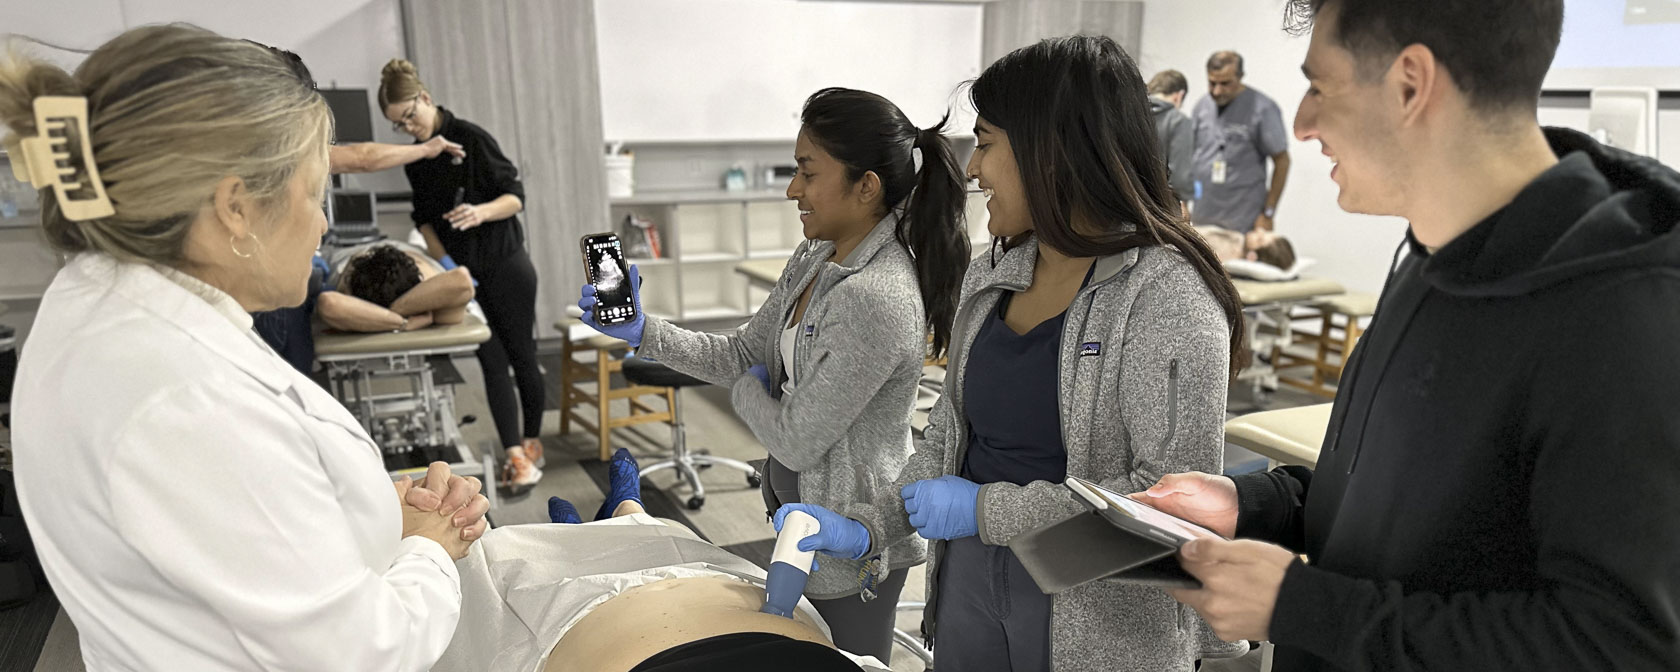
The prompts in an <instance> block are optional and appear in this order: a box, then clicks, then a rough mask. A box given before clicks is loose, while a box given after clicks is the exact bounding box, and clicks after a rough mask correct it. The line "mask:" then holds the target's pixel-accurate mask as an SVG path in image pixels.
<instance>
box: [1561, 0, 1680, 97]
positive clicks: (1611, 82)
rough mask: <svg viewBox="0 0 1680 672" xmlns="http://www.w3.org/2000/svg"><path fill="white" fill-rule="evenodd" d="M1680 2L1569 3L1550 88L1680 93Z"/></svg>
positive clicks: (1569, 0)
mask: <svg viewBox="0 0 1680 672" xmlns="http://www.w3.org/2000/svg"><path fill="white" fill-rule="evenodd" d="M1676 45H1680V2H1676V1H1675V0H1565V2H1564V5H1563V40H1562V41H1561V42H1560V43H1559V44H1558V52H1557V58H1555V59H1553V61H1552V69H1551V71H1549V72H1547V73H1546V84H1545V88H1547V89H1553V90H1558V89H1592V88H1597V87H1602V86H1649V87H1653V88H1657V89H1665V90H1675V89H1680V48H1676Z"/></svg>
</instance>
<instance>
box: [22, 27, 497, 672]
mask: <svg viewBox="0 0 1680 672" xmlns="http://www.w3.org/2000/svg"><path fill="white" fill-rule="evenodd" d="M53 96H63V97H65V98H52V97H53ZM78 106H85V112H79V111H78V110H77V107H78ZM41 117H45V118H47V119H48V122H47V123H46V124H41V125H38V124H37V119H38V118H41ZM0 122H3V123H4V124H5V125H6V126H8V127H9V128H10V130H11V131H12V134H11V135H10V136H9V137H8V140H7V146H8V148H9V149H10V150H11V152H10V159H11V160H12V161H13V162H17V163H22V164H23V165H25V166H28V167H30V168H31V169H33V172H32V173H31V181H32V182H34V183H35V184H36V186H37V187H40V188H42V191H41V192H40V194H41V202H42V212H41V219H42V226H43V229H44V232H45V234H46V238H47V239H48V240H49V241H50V242H51V243H52V244H53V245H54V246H55V247H56V248H57V249H59V250H60V251H61V252H64V253H66V254H67V255H69V259H68V262H67V264H66V265H65V267H64V269H63V270H62V271H60V272H59V274H58V276H57V277H56V278H55V279H54V280H53V283H52V286H51V287H50V288H49V289H48V290H47V292H46V295H45V297H44V298H43V299H42V301H41V307H40V311H39V313H38V314H37V317H36V321H35V324H34V327H33V329H32V330H31V333H30V335H29V338H28V341H27V343H26V344H25V346H24V349H23V357H22V361H21V363H20V365H19V370H18V378H17V384H16V388H15V395H14V405H13V415H14V419H15V427H14V430H13V439H14V443H15V451H16V469H17V482H18V489H19V492H20V495H21V498H22V504H23V511H24V515H25V518H26V519H27V522H28V524H29V527H30V531H31V533H32V535H33V536H34V538H35V541H36V544H37V549H38V551H39V553H40V556H41V560H42V564H43V566H44V568H45V570H46V573H47V576H48V578H49V579H50V580H51V582H52V584H53V587H54V589H55V592H56V593H57V594H58V598H59V600H61V601H62V603H63V605H64V609H65V611H66V612H67V613H68V614H69V615H70V617H71V619H72V620H73V621H74V622H75V624H76V627H77V630H78V631H79V634H80V638H81V647H82V653H83V658H84V660H85V662H86V664H87V666H88V668H89V669H93V670H100V669H152V670H161V669H171V670H185V669H298V670H303V669H308V670H325V669H345V670H351V669H353V670H422V669H426V668H427V667H429V666H430V665H431V664H432V662H434V661H435V660H436V659H437V657H438V656H439V655H440V654H441V652H442V651H443V650H444V648H445V647H446V646H447V645H448V644H449V640H450V638H451V637H452V635H453V632H454V629H455V624H456V620H457V618H458V614H459V611H460V588H459V578H458V575H457V574H456V570H455V566H454V562H453V560H454V559H458V558H460V557H461V556H462V555H463V554H464V553H465V551H466V548H467V546H468V545H469V544H470V543H471V541H472V540H473V539H476V538H477V535H479V534H482V533H483V521H482V517H483V511H484V508H485V507H486V505H487V503H486V502H485V501H484V498H483V497H482V496H478V495H477V494H476V493H477V490H476V488H477V487H478V486H477V483H476V481H473V480H469V479H460V478H458V477H451V476H450V475H449V474H448V473H447V469H443V468H441V465H436V466H435V467H434V470H433V472H432V473H430V474H428V477H427V479H426V481H425V482H424V485H421V486H414V488H413V490H410V485H409V484H408V483H406V482H405V483H402V484H398V485H397V486H396V488H394V489H393V486H392V484H391V482H390V479H389V478H388V477H387V476H386V475H385V472H384V468H383V466H382V464H381V460H380V456H379V452H378V449H377V448H376V447H375V445H374V444H373V443H372V442H371V441H370V440H369V439H368V437H367V435H366V434H365V433H364V432H363V431H362V429H361V428H360V426H359V425H358V424H357V423H356V421H355V420H354V419H353V418H352V417H351V416H350V414H349V413H348V412H347V411H345V409H344V408H343V407H342V406H341V405H339V404H338V403H337V402H336V401H334V400H333V399H332V398H331V397H330V396H328V395H327V394H326V392H325V391H323V390H322V389H321V388H320V387H319V386H317V385H316V384H315V383H313V382H311V381H310V380H309V379H308V378H306V377H304V376H303V375H302V374H300V373H298V372H297V371H296V370H294V369H292V368H291V367H290V366H288V365H287V364H286V363H285V361H284V360H282V359H281V358H280V357H278V356H277V355H275V354H274V352H273V351H272V350H270V349H268V347H267V346H265V345H264V344H263V343H262V341H261V340H259V339H258V338H257V336H256V335H255V334H254V333H253V332H252V331H251V329H250V327H251V318H250V316H249V313H250V312H252V311H259V310H269V309H273V308H277V307H281V306H290V305H296V304H298V303H299V302H301V301H302V300H303V297H304V293H305V289H306V283H307V279H308V276H309V269H310V262H309V260H310V256H311V254H312V253H313V251H314V249H315V247H316V244H317V243H318V242H319V240H320V237H321V235H322V234H323V232H324V229H325V221H324V219H323V217H322V213H321V208H320V203H321V198H322V192H323V189H324V186H325V180H326V171H327V147H328V143H329V140H330V133H331V118H330V115H329V113H328V110H327V108H326V105H325V103H324V102H323V101H322V99H321V97H320V95H319V94H318V93H316V92H315V90H314V87H313V84H312V82H310V81H309V80H308V78H307V76H305V75H304V73H303V71H301V69H300V70H294V69H293V68H292V67H291V65H290V64H288V63H287V62H285V61H284V60H282V59H280V58H279V57H277V56H276V54H275V53H274V52H272V51H270V50H268V49H265V48H264V47H262V46H260V45H256V44H252V43H249V42H245V41H243V40H234V39H228V38H224V37H221V36H218V35H216V34H214V33H211V32H208V31H204V30H201V29H197V28H193V27H189V26H182V25H173V26H149V27H144V28H139V29H135V30H132V31H129V32H127V33H124V34H123V35H121V36H119V37H117V38H115V39H113V40H112V41H111V42H109V43H107V44H106V45H104V46H103V47H100V48H99V50H97V51H95V52H94V53H93V54H91V55H90V56H89V57H88V58H87V60H86V61H85V62H84V63H83V64H82V65H81V67H80V68H79V69H78V70H77V73H76V75H75V76H73V77H72V76H71V75H69V74H67V73H65V72H64V71H62V70H59V69H58V68H56V67H54V66H51V65H47V64H44V63H41V62H35V61H32V60H29V59H27V58H22V59H17V60H9V61H0ZM60 122H64V123H67V124H68V126H67V128H68V131H67V132H61V131H59V130H57V128H58V124H59V123H60ZM37 138H39V140H37ZM55 164H56V167H55ZM66 165H67V166H69V167H70V170H69V171H68V172H67V174H63V176H61V173H64V172H65V171H62V168H63V167H64V166H66ZM55 182H56V183H58V184H61V185H62V184H66V183H72V182H73V183H76V184H73V185H71V186H68V187H65V188H62V189H54V188H47V187H51V186H53V185H54V183H55ZM444 495H447V498H443V496H444ZM405 496H406V497H407V501H408V502H409V503H416V502H418V503H421V504H422V507H421V508H417V507H415V506H412V505H410V504H409V503H405V502H404V497H405ZM440 498H442V501H441V509H442V511H443V512H444V513H445V514H447V513H450V512H454V515H452V516H451V515H443V514H440V513H438V512H437V511H435V510H433V511H427V510H422V508H432V509H437V508H438V505H439V503H440V502H439V499H440ZM457 509H459V510H457Z"/></svg>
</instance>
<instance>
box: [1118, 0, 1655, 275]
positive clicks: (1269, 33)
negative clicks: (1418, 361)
mask: <svg viewBox="0 0 1680 672" xmlns="http://www.w3.org/2000/svg"><path fill="white" fill-rule="evenodd" d="M1207 17H1219V18H1218V21H1217V23H1216V24H1210V23H1209V22H1208V20H1207ZM1220 26H1224V27H1228V28H1220ZM1282 26H1283V7H1282V2H1281V0H1265V1H1263V2H1257V1H1256V0H1146V5H1145V7H1144V11H1143V48H1142V53H1141V54H1139V55H1138V65H1139V67H1140V68H1142V70H1143V76H1144V77H1145V78H1148V77H1149V76H1150V75H1152V74H1154V73H1155V72H1157V71H1159V70H1163V69H1166V68H1175V69H1177V70H1179V71H1181V72H1183V73H1184V75H1185V76H1186V77H1188V78H1189V79H1190V96H1189V97H1188V98H1187V99H1186V100H1185V107H1186V108H1189V107H1190V106H1191V105H1193V104H1194V103H1195V102H1196V101H1197V100H1199V99H1200V98H1201V97H1202V96H1204V95H1206V84H1205V80H1204V79H1203V76H1204V73H1205V72H1206V63H1207V57H1208V56H1209V55H1210V54H1212V53H1213V52H1215V51H1218V50H1220V49H1235V50H1237V51H1238V52H1240V53H1241V54H1242V55H1243V57H1244V59H1245V60H1246V66H1247V71H1248V75H1247V77H1246V78H1245V79H1244V82H1245V83H1247V84H1248V85H1249V86H1252V87H1254V88H1257V89H1260V90H1262V91H1264V92H1266V94H1267V95H1270V96H1271V97H1272V98H1273V99H1274V100H1276V101H1277V102H1278V105H1279V106H1280V107H1282V108H1283V119H1284V123H1286V124H1289V123H1292V122H1293V120H1294V117H1295V108H1296V106H1297V105H1298V104H1299V103H1300V101H1301V95H1302V94H1303V93H1304V92H1305V91H1306V88H1307V82H1306V79H1305V78H1304V77H1302V76H1301V71H1300V66H1301V61H1302V60H1303V59H1304V58H1305V57H1306V53H1307V38H1306V37H1304V36H1303V37H1299V38H1297V37H1290V36H1289V35H1288V34H1287V33H1285V32H1283V30H1282ZM1230 27H1235V28H1230ZM1564 39H1565V40H1566V41H1567V40H1569V35H1567V34H1566V35H1565V36H1564ZM1539 118H1540V123H1542V124H1545V125H1548V126H1564V127H1569V128H1574V129H1577V130H1582V131H1584V130H1586V125H1587V109H1586V107H1585V105H1584V104H1580V105H1579V106H1575V105H1568V106H1561V105H1560V106H1542V107H1541V108H1540V114H1539ZM1657 124H1658V131H1657V133H1658V153H1657V158H1658V159H1659V160H1661V161H1662V162H1663V163H1666V164H1668V165H1670V166H1676V165H1680V109H1664V110H1661V111H1660V112H1659V114H1658V116H1657ZM1289 156H1290V158H1291V159H1292V160H1293V161H1294V166H1293V168H1292V169H1291V170H1290V173H1289V185H1288V187H1287V188H1286V189H1285V191H1284V195H1283V201H1282V202H1281V203H1280V204H1279V205H1278V218H1277V226H1278V231H1279V232H1281V233H1283V234H1285V235H1288V236H1290V237H1291V238H1292V239H1293V240H1294V242H1295V250H1296V252H1297V253H1299V254H1302V255H1305V256H1308V257H1312V258H1314V259H1317V260H1318V262H1319V263H1318V266H1317V267H1316V268H1315V269H1314V270H1313V271H1312V272H1313V273H1314V274H1316V275H1322V276H1325V277H1329V278H1332V279H1335V280H1337V281H1340V282H1341V283H1342V284H1344V285H1346V286H1347V287H1348V288H1349V289H1351V290H1354V291H1364V292H1375V291H1378V290H1379V289H1380V288H1381V287H1382V282H1383V279H1384V276H1385V275H1386V273H1387V269H1388V263H1389V260H1390V259H1391V258H1392V255H1393V253H1394V249H1395V246H1396V245H1398V244H1399V241H1400V239H1401V237H1402V236H1403V235H1404V233H1405V223H1404V222H1403V221H1401V220H1399V219H1397V218H1391V217H1369V216H1365V215H1350V214H1347V213H1345V212H1342V211H1341V209H1340V208H1338V207H1337V206H1336V194H1337V188H1336V185H1335V183H1333V182H1331V181H1330V162H1329V160H1328V159H1326V158H1325V157H1324V155H1323V154H1322V153H1320V148H1319V146H1318V143H1316V142H1314V143H1301V142H1299V141H1295V140H1291V141H1290V146H1289Z"/></svg>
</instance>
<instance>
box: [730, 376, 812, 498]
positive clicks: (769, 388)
mask: <svg viewBox="0 0 1680 672" xmlns="http://www.w3.org/2000/svg"><path fill="white" fill-rule="evenodd" d="M747 373H750V374H752V375H753V377H754V378H757V379H758V382H761V383H764V391H765V392H768V393H770V394H775V393H776V388H774V387H772V386H771V385H770V369H769V368H768V367H766V366H764V365H763V364H754V365H752V368H750V369H747ZM819 522H820V521H819ZM776 529H778V530H779V529H781V526H779V525H778V526H777V527H776Z"/></svg>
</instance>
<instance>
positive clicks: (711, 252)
mask: <svg viewBox="0 0 1680 672" xmlns="http://www.w3.org/2000/svg"><path fill="white" fill-rule="evenodd" d="M966 212H967V215H968V231H969V239H970V241H971V243H972V245H973V252H974V254H984V253H985V251H986V246H987V245H990V244H991V240H992V239H991V235H990V234H988V233H987V232H986V221H987V215H986V200H985V198H984V197H983V196H981V195H980V193H979V192H972V193H970V194H969V195H968V206H967V211H966ZM631 213H635V214H636V215H638V216H640V217H642V218H645V219H648V220H650V221H652V222H653V223H654V227H655V229H656V230H657V231H658V232H659V238H660V243H661V247H662V252H663V256H662V257H660V258H658V259H647V258H636V257H631V258H630V259H629V260H630V262H631V263H633V264H636V265H637V266H638V267H639V269H640V271H641V275H642V308H643V309H644V310H646V311H647V312H648V313H649V314H651V315H657V316H659V317H663V318H665V319H668V320H673V321H692V320H712V319H729V318H743V317H748V316H750V315H752V314H753V312H755V311H757V310H758V307H759V306H761V305H763V304H764V300H765V299H766V298H768V297H769V293H768V292H766V291H764V290H762V289H758V288H754V287H751V286H749V283H747V282H746V279H745V278H744V277H742V276H741V275H740V274H739V273H736V272H735V266H736V265H737V264H739V263H740V262H742V261H746V260H749V259H785V258H787V257H788V256H790V255H792V254H793V251H794V249H795V248H797V247H798V246H799V244H800V243H802V242H804V241H805V235H804V232H803V228H802V227H801V225H800V222H799V209H798V206H796V205H795V204H794V203H793V202H792V201H789V200H787V197H786V196H785V195H784V194H783V193H782V192H781V191H779V190H775V191H772V190H752V191H740V192H729V191H723V190H713V191H705V190H700V191H669V192H645V193H639V194H637V195H635V196H632V197H627V198H615V199H612V217H613V222H615V228H622V227H621V226H618V225H617V224H616V223H622V222H623V221H624V219H625V217H626V216H628V215H630V214H631ZM620 235H623V232H622V231H620ZM627 247H628V245H627Z"/></svg>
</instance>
